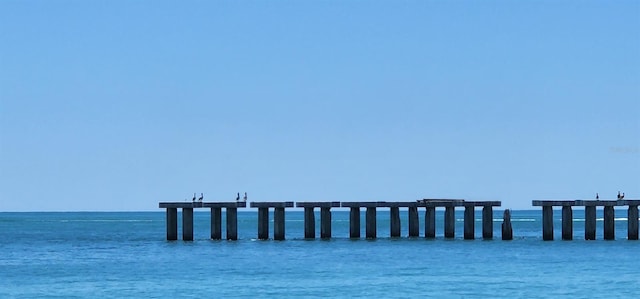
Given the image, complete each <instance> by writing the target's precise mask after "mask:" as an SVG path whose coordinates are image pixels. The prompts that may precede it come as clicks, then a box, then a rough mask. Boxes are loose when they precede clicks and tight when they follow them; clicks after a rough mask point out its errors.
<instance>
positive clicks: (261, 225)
mask: <svg viewBox="0 0 640 299" xmlns="http://www.w3.org/2000/svg"><path fill="white" fill-rule="evenodd" d="M252 207H253V203H252ZM258 239H259V240H267V239H269V208H267V207H264V208H263V207H261V208H258Z"/></svg>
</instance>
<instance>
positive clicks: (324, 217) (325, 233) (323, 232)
mask: <svg viewBox="0 0 640 299" xmlns="http://www.w3.org/2000/svg"><path fill="white" fill-rule="evenodd" d="M320 238H322V239H330V238H331V208H329V207H321V208H320Z"/></svg>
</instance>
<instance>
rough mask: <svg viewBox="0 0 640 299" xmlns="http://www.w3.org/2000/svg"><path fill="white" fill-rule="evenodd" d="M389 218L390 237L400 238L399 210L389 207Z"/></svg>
mask: <svg viewBox="0 0 640 299" xmlns="http://www.w3.org/2000/svg"><path fill="white" fill-rule="evenodd" d="M389 216H390V221H389V222H390V231H391V233H390V235H391V237H392V238H394V237H400V208H398V207H391V208H390V209H389Z"/></svg>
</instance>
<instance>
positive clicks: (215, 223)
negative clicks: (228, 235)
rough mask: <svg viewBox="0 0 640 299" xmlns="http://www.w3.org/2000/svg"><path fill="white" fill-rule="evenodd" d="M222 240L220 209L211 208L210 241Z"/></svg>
mask: <svg viewBox="0 0 640 299" xmlns="http://www.w3.org/2000/svg"><path fill="white" fill-rule="evenodd" d="M220 239H222V208H211V240H220Z"/></svg>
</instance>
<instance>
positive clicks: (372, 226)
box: [365, 207, 377, 239]
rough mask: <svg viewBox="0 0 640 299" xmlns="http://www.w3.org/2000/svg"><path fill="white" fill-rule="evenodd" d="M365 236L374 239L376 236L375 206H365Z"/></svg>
mask: <svg viewBox="0 0 640 299" xmlns="http://www.w3.org/2000/svg"><path fill="white" fill-rule="evenodd" d="M366 221H367V224H366V228H365V229H366V236H367V239H375V238H376V235H377V233H376V229H377V227H376V225H377V224H376V208H375V207H367V216H366Z"/></svg>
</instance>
